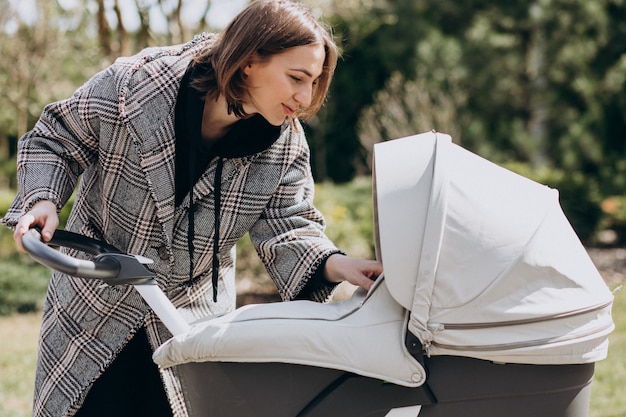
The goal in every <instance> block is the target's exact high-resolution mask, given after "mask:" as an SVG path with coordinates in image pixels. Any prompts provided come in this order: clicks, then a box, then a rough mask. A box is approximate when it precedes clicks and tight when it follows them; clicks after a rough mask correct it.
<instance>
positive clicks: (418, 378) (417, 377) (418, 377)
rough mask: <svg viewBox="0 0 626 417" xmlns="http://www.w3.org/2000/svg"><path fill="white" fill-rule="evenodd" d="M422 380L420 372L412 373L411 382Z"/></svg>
mask: <svg viewBox="0 0 626 417" xmlns="http://www.w3.org/2000/svg"><path fill="white" fill-rule="evenodd" d="M421 380H422V376H421V375H420V374H413V375H411V381H413V382H420V381H421Z"/></svg>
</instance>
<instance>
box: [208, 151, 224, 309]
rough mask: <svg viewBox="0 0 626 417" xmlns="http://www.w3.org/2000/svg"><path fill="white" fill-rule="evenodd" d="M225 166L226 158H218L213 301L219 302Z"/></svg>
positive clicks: (215, 192) (215, 189) (214, 195)
mask: <svg viewBox="0 0 626 417" xmlns="http://www.w3.org/2000/svg"><path fill="white" fill-rule="evenodd" d="M223 167H224V160H223V159H222V158H219V159H218V160H217V169H216V170H215V185H214V186H213V188H214V190H213V193H214V194H213V201H214V203H215V210H214V212H215V223H214V225H215V227H214V229H215V231H214V232H213V267H212V269H213V271H212V272H213V277H212V280H211V282H212V284H213V302H214V303H217V279H218V277H219V272H220V255H219V252H220V246H219V244H220V217H221V204H222V198H221V194H222V168H223Z"/></svg>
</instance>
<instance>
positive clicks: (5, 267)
mask: <svg viewBox="0 0 626 417" xmlns="http://www.w3.org/2000/svg"><path fill="white" fill-rule="evenodd" d="M49 280H50V270H49V269H46V268H44V267H42V266H40V265H38V264H34V263H32V262H28V261H25V262H23V263H20V262H16V261H3V262H2V273H1V274H0V315H9V314H13V313H27V312H31V311H38V310H40V309H41V306H42V302H43V298H44V296H45V293H46V288H47V287H48V281H49Z"/></svg>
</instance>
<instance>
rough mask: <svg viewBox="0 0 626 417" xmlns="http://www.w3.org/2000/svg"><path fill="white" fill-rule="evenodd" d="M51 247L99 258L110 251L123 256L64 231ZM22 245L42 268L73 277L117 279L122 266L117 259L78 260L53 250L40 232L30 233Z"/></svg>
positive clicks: (106, 247) (87, 239)
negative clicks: (66, 248)
mask: <svg viewBox="0 0 626 417" xmlns="http://www.w3.org/2000/svg"><path fill="white" fill-rule="evenodd" d="M60 232H62V233H60ZM74 239H76V240H74ZM50 243H51V244H54V245H58V246H67V247H71V248H76V249H78V250H81V251H83V252H86V253H90V254H96V255H97V254H101V253H109V251H110V250H111V249H114V250H115V251H117V253H120V251H119V250H117V249H115V248H114V247H113V246H110V245H107V244H104V243H103V242H98V241H97V240H93V239H90V238H87V237H86V236H82V235H78V234H75V233H71V232H67V231H64V230H57V231H56V232H55V233H54V237H53V238H52V239H51V241H50ZM22 245H23V246H24V249H25V250H26V252H28V254H29V255H30V256H31V257H33V258H34V259H35V260H36V261H37V262H39V263H40V264H42V265H45V266H47V267H49V268H52V269H54V270H57V271H60V272H63V273H65V274H68V275H71V276H75V277H81V278H90V279H109V278H115V277H117V276H118V274H119V272H120V268H121V267H120V263H119V262H117V261H116V260H115V259H114V258H111V257H102V258H98V257H94V258H93V260H84V259H76V258H73V257H71V256H68V255H65V254H63V253H61V252H59V251H57V250H55V249H53V248H52V247H50V246H48V245H47V244H46V243H44V242H43V241H42V240H41V234H40V233H39V231H38V230H37V229H31V230H29V231H28V233H26V234H25V235H24V236H23V238H22Z"/></svg>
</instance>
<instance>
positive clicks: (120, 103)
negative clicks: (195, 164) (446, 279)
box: [2, 34, 337, 417]
mask: <svg viewBox="0 0 626 417" xmlns="http://www.w3.org/2000/svg"><path fill="white" fill-rule="evenodd" d="M212 39H213V36H212V35H209V34H203V35H200V36H198V37H196V38H195V39H194V40H193V41H191V42H189V43H187V44H184V45H178V46H172V47H165V48H149V49H147V50H145V51H143V52H141V53H140V54H138V55H136V56H133V57H130V58H121V59H119V60H117V61H116V62H115V63H114V64H113V65H112V66H111V67H109V68H108V69H106V70H104V71H102V72H100V73H99V74H96V75H95V76H94V77H93V78H92V79H91V80H89V81H88V82H87V83H86V84H85V85H83V86H82V87H81V88H79V89H78V90H77V91H76V92H75V94H74V95H73V96H72V97H71V98H69V99H67V100H64V101H60V102H57V103H53V104H50V105H48V106H47V107H46V108H45V109H44V111H43V113H42V115H41V118H40V119H39V121H38V122H37V124H36V125H35V127H34V129H33V130H32V131H30V132H28V133H27V134H26V135H25V136H24V137H23V138H21V139H20V141H19V150H18V152H19V154H18V181H19V194H18V196H17V198H16V199H15V201H14V202H13V204H12V205H11V207H10V209H9V211H8V212H7V214H6V216H5V217H4V218H3V219H2V222H3V224H5V225H6V226H9V227H13V226H14V225H15V223H16V222H17V220H18V219H19V217H20V216H21V215H22V214H24V213H25V212H26V211H28V210H29V209H30V208H31V207H32V205H33V204H34V203H36V202H37V201H39V200H42V199H48V200H51V201H53V202H55V203H56V204H57V207H58V208H59V209H60V208H61V207H63V205H64V204H65V203H66V202H67V201H68V199H69V198H70V196H71V195H72V193H73V192H74V190H75V186H76V185H77V184H78V190H77V194H76V197H75V202H74V206H73V210H72V212H71V214H70V218H69V220H68V224H67V226H66V228H67V229H68V230H72V231H75V232H78V233H81V234H84V235H86V236H90V237H93V238H96V239H100V240H104V241H106V242H108V243H110V244H112V245H114V246H116V247H118V248H120V249H121V250H123V251H126V252H128V253H133V254H139V255H143V256H146V257H148V258H151V259H153V260H154V264H151V265H149V268H150V269H151V270H153V271H154V272H155V273H156V274H157V281H158V284H159V286H160V287H161V288H162V290H163V291H164V292H165V293H166V295H167V296H168V297H169V298H170V299H171V300H172V301H173V302H174V304H175V305H176V306H177V307H178V308H179V310H180V311H181V312H182V313H183V314H184V316H185V317H186V319H188V320H189V321H192V320H194V319H197V318H200V317H204V316H207V315H210V314H215V313H222V312H225V311H228V310H231V309H233V308H234V305H235V286H234V257H233V249H234V245H235V244H236V242H237V241H238V240H239V239H240V238H241V237H242V236H243V235H244V234H245V233H247V232H249V233H250V237H251V239H252V241H253V243H254V244H255V247H256V249H257V252H258V254H259V257H260V258H261V260H262V261H263V263H264V264H265V266H266V269H267V271H268V273H269V275H270V277H271V278H272V279H273V280H274V282H275V284H276V286H277V288H278V290H279V293H280V295H281V296H282V298H283V299H285V300H289V299H293V298H294V297H295V296H296V295H297V294H298V292H299V291H300V290H301V289H302V287H303V286H304V284H305V283H306V282H307V280H308V279H309V278H310V277H311V276H312V274H313V273H314V271H315V270H316V269H317V267H318V266H319V265H320V262H321V261H322V259H323V258H325V257H326V256H328V255H329V254H330V253H333V252H337V248H336V247H335V246H334V245H333V244H332V243H331V242H330V241H329V240H328V239H327V238H326V236H325V234H324V226H325V225H324V220H323V218H322V216H321V214H320V213H319V212H318V211H317V210H316V209H315V208H314V206H313V201H312V200H313V180H312V176H311V172H310V164H309V149H308V146H307V143H306V140H305V137H304V134H303V130H302V128H301V127H300V125H299V124H297V123H296V124H294V125H293V126H292V125H290V124H285V125H284V126H283V128H282V133H281V135H280V137H279V139H278V140H277V141H276V142H275V143H274V144H273V145H272V146H271V147H270V148H268V149H267V150H265V151H263V152H260V153H258V154H255V155H252V156H249V157H244V158H233V159H226V160H225V162H224V167H223V174H222V183H221V189H222V197H221V206H222V212H221V216H222V219H221V227H220V242H219V254H220V265H221V268H220V269H221V270H220V280H219V281H218V282H219V284H218V302H217V303H213V300H212V285H211V254H212V252H213V250H214V248H213V238H212V237H213V233H214V230H213V228H214V215H215V213H214V206H213V190H214V184H213V178H214V172H215V169H216V161H213V162H212V163H211V164H210V165H209V167H208V168H207V170H206V172H205V173H204V174H203V175H202V177H201V178H200V179H199V181H198V182H197V183H196V185H195V187H194V196H195V197H194V200H195V201H196V203H197V204H198V207H197V209H196V210H197V211H196V213H195V222H196V223H195V235H194V245H195V248H196V250H195V253H194V265H195V270H194V271H193V275H194V277H195V278H196V279H195V280H194V281H195V284H194V285H193V286H191V287H188V286H187V285H186V284H187V281H188V280H189V265H190V262H189V252H188V250H187V227H188V224H187V211H188V208H189V199H188V196H187V198H186V199H185V200H184V201H183V203H182V204H181V205H180V206H179V207H176V206H175V203H174V175H175V172H174V156H175V155H174V152H175V134H174V108H175V103H176V99H177V93H178V89H179V86H180V81H181V79H182V76H183V74H184V73H185V70H186V68H187V66H188V64H189V62H190V60H191V58H192V57H193V56H194V55H197V54H199V53H201V52H202V51H204V50H206V48H208V47H209V46H210V44H211V43H212ZM68 252H70V254H71V255H74V256H77V255H78V254H76V253H71V251H68ZM197 278H199V279H197ZM320 291H321V292H318V293H316V294H314V296H313V298H314V299H316V300H317V301H324V300H326V299H327V298H328V296H329V295H330V294H329V290H328V289H323V290H320ZM142 325H145V326H146V327H147V330H148V334H149V337H150V340H151V344H152V345H153V348H154V347H156V346H158V345H160V344H161V343H162V342H164V341H165V340H166V339H167V338H169V337H170V334H169V333H168V331H167V330H166V329H165V328H164V326H163V325H162V324H161V323H160V321H159V320H158V318H157V317H155V315H154V314H153V313H152V312H151V311H149V309H148V307H147V305H146V304H145V302H144V301H143V300H142V299H141V298H140V297H139V296H138V294H137V293H136V292H135V291H134V289H133V288H132V287H128V286H119V287H109V286H106V285H102V284H101V283H99V282H96V281H89V280H84V279H79V278H71V277H67V276H63V275H62V274H60V273H56V272H55V273H53V276H52V279H51V282H50V285H49V288H48V293H47V296H46V303H45V306H44V312H43V321H42V329H41V337H40V346H39V357H38V363H37V374H36V383H35V385H36V388H35V389H36V391H35V403H34V415H35V416H49V417H59V416H71V415H73V414H74V413H75V411H76V410H77V409H78V408H79V407H80V404H81V403H82V401H83V400H84V398H85V395H86V393H87V391H88V389H89V387H90V386H91V385H92V383H93V382H94V380H95V379H96V378H97V377H98V376H99V375H100V374H101V373H102V372H103V370H104V369H105V368H106V367H107V365H108V364H110V363H111V362H112V361H113V359H114V358H115V356H116V355H117V353H118V352H119V351H120V350H121V349H122V347H123V346H124V345H125V343H126V342H127V341H128V340H130V338H131V337H132V335H133V334H134V332H135V331H136V330H137V329H138V328H139V327H140V326H142ZM162 375H163V378H164V381H165V385H166V388H167V391H168V395H169V397H170V402H171V404H172V407H173V409H174V412H175V415H180V416H182V415H186V410H185V407H184V403H183V401H182V397H181V392H180V386H179V382H178V379H177V377H176V374H175V370H165V371H162Z"/></svg>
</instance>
